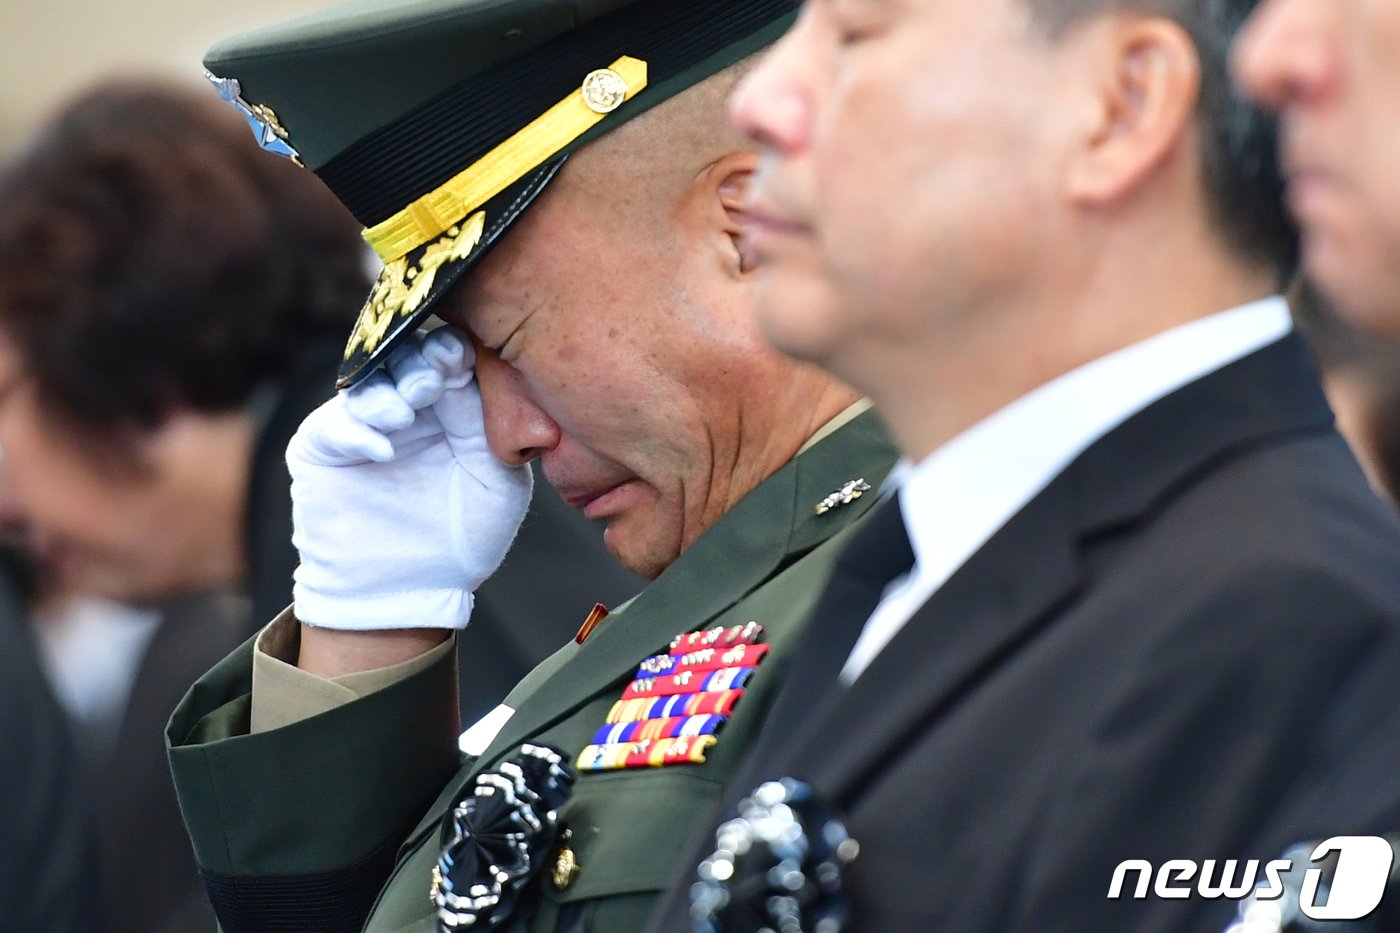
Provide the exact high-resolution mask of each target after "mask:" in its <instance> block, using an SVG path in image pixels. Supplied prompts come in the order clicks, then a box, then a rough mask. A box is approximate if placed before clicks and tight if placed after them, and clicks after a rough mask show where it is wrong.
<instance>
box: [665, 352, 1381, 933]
mask: <svg viewBox="0 0 1400 933" xmlns="http://www.w3.org/2000/svg"><path fill="white" fill-rule="evenodd" d="M1397 561H1400V527H1397V522H1396V519H1395V517H1394V516H1393V515H1392V514H1391V513H1390V511H1389V510H1388V508H1387V507H1385V506H1384V505H1383V504H1382V503H1380V502H1379V501H1378V500H1377V499H1376V498H1375V497H1374V496H1373V495H1372V493H1371V491H1370V490H1369V489H1368V487H1367V485H1366V482H1365V479H1364V477H1363V476H1362V474H1361V471H1360V470H1359V468H1358V467H1357V466H1356V464H1355V462H1354V460H1353V458H1352V456H1351V454H1350V452H1349V451H1348V450H1347V448H1346V446H1345V444H1344V443H1343V441H1342V439H1341V438H1340V436H1338V435H1337V433H1336V431H1335V430H1334V428H1333V426H1332V416H1331V412H1330V410H1329V409H1328V407H1327V404H1326V401H1325V400H1324V398H1323V396H1322V394H1321V391H1320V389H1319V387H1318V382H1317V378H1316V376H1315V374H1314V372H1313V370H1312V367H1311V365H1310V363H1309V361H1308V360H1307V358H1306V354H1305V352H1304V350H1303V348H1302V345H1301V342H1300V341H1299V340H1298V339H1297V338H1296V337H1291V336H1290V337H1288V338H1285V339H1284V340H1282V341H1280V342H1278V343H1276V344H1273V345H1271V346H1269V347H1266V348H1264V349H1263V350H1261V351H1259V352H1256V353H1254V354H1252V355H1250V356H1248V357H1246V358H1245V359H1243V360H1240V361H1238V362H1236V363H1234V364H1232V365H1230V366H1228V367H1226V368H1224V369H1222V370H1220V371H1218V372H1216V373H1214V374H1212V375H1209V376H1207V377H1205V378H1204V379H1201V380H1200V381H1198V382H1196V383H1194V384H1191V385H1189V386H1187V387H1185V388H1183V389H1181V390H1179V391H1177V392H1175V393H1173V394H1172V395H1170V396H1169V397H1167V398H1165V399H1163V400H1161V401H1159V402H1158V403H1156V404H1154V405H1152V406H1151V407H1150V408H1148V409H1146V410H1144V411H1143V412H1141V413H1139V414H1138V415H1136V416H1135V417H1133V418H1131V419H1130V420H1128V421H1127V422H1125V423H1124V424H1123V425H1121V426H1120V427H1119V428H1117V429H1116V430H1114V431H1113V432H1111V433H1110V434H1109V435H1107V436H1106V437H1104V438H1103V439H1101V440H1100V441H1099V442H1098V443H1096V444H1094V445H1093V446H1092V447H1091V448H1090V449H1089V450H1087V451H1086V452H1085V453H1084V454H1083V455H1082V456H1081V457H1079V458H1078V459H1077V461H1076V462H1074V463H1073V464H1072V465H1071V466H1070V467H1069V468H1068V469H1067V470H1066V471H1065V472H1064V473H1063V474H1062V475H1061V476H1060V477H1058V478H1057V479H1056V480H1055V481H1054V482H1053V483H1052V484H1051V485H1050V486H1049V487H1048V488H1047V489H1046V490H1045V491H1044V492H1043V493H1041V494H1040V495H1039V496H1038V497H1036V498H1035V499H1034V500H1033V501H1032V502H1031V503H1030V504H1029V505H1027V506H1026V508H1025V509H1024V510H1023V511H1022V512H1021V513H1019V514H1018V515H1017V516H1015V517H1014V518H1013V519H1012V520H1011V521H1010V522H1009V523H1008V524H1007V525H1006V526H1005V527H1004V528H1003V529H1002V530H1001V531H1000V532H998V533H997V534H996V535H995V536H994V537H993V538H992V539H991V540H990V541H989V542H988V543H987V544H986V545H985V546H984V547H983V548H982V549H981V550H980V551H979V552H978V553H977V554H976V555H974V556H973V557H972V559H971V560H969V561H968V563H967V564H966V565H965V566H964V567H963V568H961V569H960V570H959V571H958V572H957V573H956V574H955V575H954V576H953V577H952V578H951V579H950V580H949V581H948V583H947V584H946V585H944V586H943V587H942V588H941V589H940V590H939V591H938V592H937V593H936V594H935V595H934V596H933V597H932V598H931V599H930V601H929V602H928V603H927V604H926V605H925V606H924V607H923V608H922V609H920V610H919V611H918V613H916V615H915V616H914V617H913V618H912V620H911V621H910V622H909V623H908V624H907V625H906V626H905V628H904V629H903V630H902V631H900V632H899V634H898V635H897V636H896V637H895V638H894V639H893V640H892V641H891V642H890V644H889V645H888V646H887V647H886V648H885V650H884V651H883V652H881V654H880V655H879V656H878V657H876V658H875V660H874V661H873V662H872V664H871V665H870V667H869V668H868V669H867V670H866V671H865V672H864V673H863V674H862V676H861V677H860V678H859V679H858V680H857V681H856V682H855V683H854V684H852V685H851V686H850V687H849V688H848V689H840V688H838V687H837V686H836V685H835V684H833V685H832V689H831V695H830V697H829V698H828V699H827V701H826V702H825V703H824V704H823V705H821V706H820V707H819V708H818V709H816V710H815V711H814V713H813V715H811V716H810V717H808V718H807V721H806V727H805V728H804V729H800V730H798V731H797V732H796V733H794V734H792V735H790V736H787V737H781V736H773V737H770V740H769V741H768V743H767V745H766V747H764V746H759V747H755V748H754V749H753V758H752V759H751V762H750V770H749V774H748V777H749V778H750V780H749V781H748V782H747V784H743V785H740V786H748V787H752V786H753V784H755V783H757V782H758V781H760V780H763V779H770V778H773V777H777V776H780V775H783V774H792V775H794V776H797V777H800V778H803V779H805V780H807V781H809V782H810V783H811V784H813V786H814V787H815V789H816V791H817V793H818V794H819V795H820V796H821V797H823V798H825V799H826V800H828V801H833V802H835V803H836V804H837V805H838V806H839V807H840V808H841V809H842V810H843V811H844V812H845V813H846V815H847V822H848V825H849V828H850V830H851V832H852V834H853V835H854V836H855V837H856V838H857V839H859V840H860V842H861V845H862V848H861V853H860V856H859V858H858V859H857V861H856V862H855V863H854V864H853V865H852V866H851V867H850V869H849V870H848V874H847V885H848V889H849V892H850V895H851V897H852V899H853V902H854V910H855V912H854V917H853V922H852V924H851V926H850V927H849V929H855V930H861V931H880V933H898V931H911V933H912V931H920V933H923V931H935V930H936V931H940V933H951V931H987V933H992V931H997V933H1003V931H1044V933H1051V931H1053V933H1087V931H1115V933H1116V931H1144V933H1146V931H1162V933H1168V931H1169V933H1182V931H1194V930H1201V931H1218V930H1221V929H1222V928H1223V927H1224V926H1225V925H1226V923H1228V921H1229V918H1230V916H1231V915H1232V913H1233V907H1232V905H1230V904H1228V903H1224V902H1220V901H1209V900H1205V899H1202V898H1200V897H1191V898H1188V899H1185V900H1165V899H1159V898H1148V899H1145V900H1135V899H1132V898H1126V899H1120V900H1117V901H1110V900H1109V899H1108V898H1107V894H1108V890H1109V886H1110V882H1111V879H1112V877H1113V873H1114V868H1115V866H1116V865H1117V864H1118V863H1119V862H1121V861H1123V860H1125V859H1146V860H1149V861H1150V862H1152V863H1153V864H1154V865H1160V864H1161V863H1162V862H1164V861H1166V860H1169V859H1176V858H1181V859H1196V860H1204V859H1210V858H1215V859H1223V858H1235V857H1240V858H1244V857H1258V858H1263V859H1268V858H1272V857H1274V856H1275V855H1276V854H1277V853H1278V852H1279V851H1280V850H1281V849H1282V848H1283V846H1284V845H1285V844H1286V843H1288V842H1290V841H1293V840H1295V839H1299V838H1308V837H1319V836H1329V835H1332V834H1334V833H1337V832H1353V831H1360V832H1369V831H1373V830H1376V829H1381V828H1393V826H1394V824H1393V822H1391V820H1393V817H1394V812H1395V801H1396V800H1397V799H1400V768H1395V767H1390V768H1385V767H1381V766H1380V765H1379V762H1381V761H1388V762H1393V761H1394V749H1395V748H1397V747H1400V743H1393V744H1388V746H1385V745H1383V746H1377V744H1376V742H1375V739H1376V738H1377V737H1379V738H1381V739H1382V741H1384V739H1385V737H1386V736H1392V737H1400V564H1397ZM841 650H843V651H844V650H845V647H844V646H843V648H842V649H841ZM801 677H802V672H801V670H799V669H798V665H797V663H796V660H795V661H794V669H793V671H792V676H791V679H790V682H793V681H797V680H800V679H801ZM779 702H780V701H779ZM1338 769H1352V770H1354V771H1356V772H1358V773H1360V772H1364V773H1365V774H1366V775H1367V777H1369V778H1371V781H1370V783H1369V784H1368V785H1366V786H1353V787H1352V790H1353V792H1354V794H1355V797H1354V799H1353V800H1352V801H1350V802H1349V804H1350V805H1349V807H1348V808H1347V810H1346V812H1347V816H1346V817H1345V818H1339V817H1338V814H1337V812H1336V811H1332V812H1330V813H1325V812H1324V811H1323V810H1322V809H1321V808H1319V807H1318V806H1316V803H1317V799H1318V789H1319V787H1322V786H1326V783H1327V782H1329V781H1334V780H1336V779H1337V772H1338ZM1343 824H1345V825H1343ZM701 848H704V846H703V844H702V845H701ZM709 848H713V837H711V844H710V846H709ZM692 877H693V875H692ZM688 881H689V879H685V880H684V881H683V882H679V883H678V884H677V886H676V888H675V889H673V892H672V895H671V897H670V898H669V900H668V902H667V904H666V905H665V907H664V908H663V913H662V914H661V915H660V916H659V917H658V918H657V919H656V921H655V928H656V929H659V930H681V929H687V928H688V927H687V926H686V920H685V901H686V898H685V894H684V889H685V887H686V886H687V885H688ZM1129 887H1131V885H1130V886H1129ZM731 933H732V931H731Z"/></svg>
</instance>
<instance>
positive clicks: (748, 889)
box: [690, 778, 860, 933]
mask: <svg viewBox="0 0 1400 933" xmlns="http://www.w3.org/2000/svg"><path fill="white" fill-rule="evenodd" d="M715 844H716V846H715V851H714V853H713V854H711V855H710V856H709V858H707V859H705V860H704V861H703V862H701V863H700V868H699V876H700V880H699V881H698V882H697V883H696V884H695V885H694V886H693V887H692V888H691V893H690V901H691V909H690V914H691V919H692V921H693V923H694V926H695V931H696V933H757V931H763V933H839V931H840V930H841V929H843V928H844V927H845V925H846V921H847V920H848V919H849V917H850V906H849V904H848V902H847V900H846V897H845V894H844V892H843V890H842V883H841V874H842V871H843V870H844V869H845V867H846V866H847V865H848V864H850V863H851V861H852V860H854V859H855V857H856V855H857V854H858V853H859V851H860V845H859V844H858V843H857V842H856V841H855V840H854V839H852V838H851V837H850V835H849V834H848V833H847V832H846V827H845V825H844V824H843V823H842V822H841V821H840V820H839V819H838V818H837V817H836V814H835V813H834V811H832V810H831V809H830V808H827V807H824V806H822V805H821V804H820V803H819V802H818V801H817V800H816V799H815V798H814V797H813V795H812V789H811V788H810V787H808V786H807V785H806V784H803V783H802V782H801V781H794V780H792V779H790V778H784V779H783V780H781V781H774V782H771V783H768V784H764V785H762V786H760V787H759V788H757V789H756V790H755V791H754V792H753V793H752V794H751V795H750V796H749V797H747V798H745V799H744V801H743V802H742V803H740V804H739V817H738V818H737V819H733V820H730V821H729V822H727V823H725V824H723V825H722V826H720V828H719V829H718V830H716V831H715Z"/></svg>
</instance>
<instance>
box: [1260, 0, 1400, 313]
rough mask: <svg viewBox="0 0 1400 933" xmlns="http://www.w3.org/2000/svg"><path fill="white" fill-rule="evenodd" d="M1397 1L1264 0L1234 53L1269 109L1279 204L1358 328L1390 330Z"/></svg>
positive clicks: (1398, 213)
mask: <svg viewBox="0 0 1400 933" xmlns="http://www.w3.org/2000/svg"><path fill="white" fill-rule="evenodd" d="M1397 57H1400V4H1397V3H1395V2H1393V0H1329V2H1326V3H1318V2H1316V0H1266V2H1264V3H1262V4H1261V5H1260V7H1259V10H1258V12H1257V13H1256V14H1255V15H1254V17H1253V19H1252V20H1251V21H1250V24H1249V28H1248V29H1247V30H1246V31H1245V33H1244V35H1243V36H1242V37H1241V39H1240V42H1239V44H1238V46H1237V48H1236V50H1235V71H1236V74H1237V75H1238V77H1239V79H1240V80H1241V81H1242V82H1243V84H1244V86H1245V88H1246V90H1248V91H1249V92H1250V93H1251V94H1253V95H1254V96H1255V98H1256V99H1258V100H1259V101H1260V102H1261V103H1262V104H1264V105H1265V106H1267V107H1270V108H1273V109H1275V110H1277V111H1278V113H1279V117H1280V120H1281V122H1282V126H1283V134H1282V147H1281V159H1282V162H1283V165H1284V171H1285V173H1286V174H1287V176H1288V179H1289V189H1288V202H1289V206H1290V207H1291V208H1292V211H1293V214H1294V216H1295V217H1296V218H1297V219H1298V222H1299V224H1300V225H1301V226H1302V230H1303V258H1304V261H1305V262H1306V264H1307V268H1308V274H1309V276H1310V277H1311V278H1312V280H1313V282H1314V284H1315V285H1316V286H1317V287H1318V289H1319V290H1320V291H1321V292H1322V293H1323V294H1324V295H1326V296H1327V297H1328V298H1329V299H1330V300H1331V301H1332V302H1333V304H1334V306H1335V307H1336V309H1337V312H1338V313H1339V314H1342V315H1343V316H1345V317H1346V318H1347V319H1349V320H1350V321H1352V322H1353V323H1354V324H1356V325H1357V326H1360V327H1364V328H1368V329H1371V330H1376V331H1379V332H1383V333H1386V334H1389V335H1392V336H1396V335H1400V173H1397V172H1396V171H1395V166H1396V165H1400V126H1397V124H1396V122H1395V114H1396V112H1397V108H1400V68H1397V67H1396V61H1397Z"/></svg>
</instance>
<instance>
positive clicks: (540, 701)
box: [481, 413, 894, 763]
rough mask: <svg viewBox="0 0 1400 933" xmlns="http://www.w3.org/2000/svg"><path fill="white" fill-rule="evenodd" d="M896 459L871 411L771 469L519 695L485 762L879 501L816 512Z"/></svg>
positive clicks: (607, 686) (875, 480)
mask: <svg viewBox="0 0 1400 933" xmlns="http://www.w3.org/2000/svg"><path fill="white" fill-rule="evenodd" d="M893 459H894V451H893V448H892V447H891V446H890V444H889V442H888V440H887V438H886V435H885V433H884V429H883V427H882V426H881V425H880V423H879V421H878V419H877V418H876V417H875V416H874V415H873V414H871V413H867V414H864V415H861V416H860V417H858V418H856V419H855V420H853V421H852V422H851V423H850V424H848V425H846V426H845V427H843V428H842V429H841V430H839V431H838V432H837V433H836V434H834V435H832V436H831V437H830V438H828V439H827V440H825V441H823V442H822V443H820V444H818V445H817V446H816V447H814V448H812V449H811V450H810V451H808V452H807V453H805V454H803V455H802V456H801V457H799V458H797V459H796V460H794V461H792V462H791V463H789V464H788V465H787V466H785V467H783V468H782V469H781V470H779V471H778V472H777V473H775V474H773V476H771V477H769V478H768V479H767V480H765V481H764V482H763V483H762V484H761V485H760V486H759V487H758V488H757V489H755V490H754V491H753V492H751V493H749V495H748V496H746V497H745V498H744V499H743V500H742V501H740V502H739V504H738V505H736V506H735V507H734V508H733V509H731V510H730V511H729V513H728V514H726V515H725V516H724V517H723V518H721V519H720V520H719V521H718V522H716V523H715V525H714V526H713V527H712V528H710V529H709V530H708V531H707V532H706V533H705V534H704V535H702V536H701V538H700V539H699V540H698V541H696V542H695V544H694V545H692V547H691V548H690V549H689V550H688V551H687V552H686V553H685V555H684V556H683V557H682V558H681V559H680V560H677V561H676V562H675V563H674V564H672V565H671V566H670V567H669V568H667V570H666V571H665V572H664V573H663V574H662V575H661V576H659V577H657V579H656V580H655V581H653V582H652V584H651V585H650V586H649V587H647V588H646V589H645V590H643V591H642V593H641V594H640V595H638V596H637V598H636V599H635V600H633V601H632V603H631V604H630V605H628V606H627V609H626V611H625V612H621V613H618V614H615V615H614V616H612V617H610V618H608V619H607V620H605V621H604V622H603V623H602V625H601V626H599V628H598V629H597V631H596V632H595V633H594V634H593V635H592V636H591V637H590V638H589V639H588V640H587V641H586V642H585V643H584V644H583V646H582V647H581V648H579V650H578V652H577V654H576V656H575V657H574V658H573V659H572V660H571V661H570V663H568V664H567V665H565V666H564V667H563V668H561V669H560V670H559V671H558V672H557V673H556V674H555V676H553V677H551V678H550V680H549V684H548V689H542V690H536V691H534V692H532V693H530V694H529V695H526V696H524V697H522V698H521V704H520V707H519V708H518V709H517V710H516V712H515V715H514V716H513V717H512V718H511V720H510V722H509V723H507V724H506V727H505V728H504V729H502V730H501V734H500V735H499V736H497V738H496V741H494V742H493V743H492V744H491V747H490V749H488V750H487V753H486V754H485V755H484V756H482V759H481V761H482V762H488V763H494V762H495V761H496V760H498V759H499V758H500V757H502V756H503V755H505V754H507V753H509V752H510V751H512V750H514V749H516V748H518V747H519V746H520V744H521V743H522V742H524V741H526V740H528V739H530V738H532V737H533V736H536V735H538V734H539V733H541V732H543V731H544V730H545V729H548V728H549V727H550V726H551V725H553V724H554V723H556V722H558V721H560V720H561V719H563V718H565V717H566V716H568V715H569V714H570V713H572V712H573V711H574V710H575V709H577V708H578V707H579V706H581V705H583V704H585V703H587V702H589V701H590V700H592V699H593V698H594V697H596V696H598V694H599V693H600V692H606V691H610V690H613V689H615V687H616V685H617V683H618V682H619V681H621V680H624V679H626V678H627V677H629V676H630V675H631V674H632V673H633V672H634V671H635V670H636V667H637V664H638V663H639V662H640V661H641V660H642V659H643V658H645V657H646V656H647V655H648V654H649V653H656V652H658V651H660V650H662V649H664V648H665V647H666V646H667V645H668V644H669V643H670V641H671V639H672V638H674V637H675V636H676V635H677V634H679V633H680V632H682V631H688V630H693V629H696V628H698V627H700V626H702V625H704V624H705V623H706V622H708V621H709V620H710V619H713V618H714V617H715V616H717V615H719V614H720V613H721V612H723V611H725V610H726V609H728V608H729V607H730V606H733V605H734V604H735V603H737V602H738V601H739V600H740V599H742V598H743V597H744V596H746V595H747V594H748V593H750V592H752V591H753V590H754V589H755V588H756V587H758V586H759V585H760V584H762V583H763V582H764V581H765V580H767V579H768V578H769V577H770V576H771V575H772V574H773V572H774V571H775V570H776V569H777V568H778V567H780V566H781V565H783V564H785V563H787V562H789V561H791V560H793V559H795V558H797V557H799V556H801V555H802V554H803V553H805V552H806V551H808V550H810V549H811V548H813V547H815V546H816V545H817V544H820V543H821V542H822V541H824V540H826V539H827V538H829V537H831V536H832V535H834V534H836V533H837V532H838V531H839V530H841V529H842V528H844V527H846V526H847V525H849V524H850V523H851V522H852V521H854V520H855V519H856V518H857V517H859V516H860V515H861V514H863V513H864V511H865V510H866V509H867V508H868V507H869V506H870V505H872V504H873V503H874V499H875V497H874V494H873V493H871V494H868V495H866V496H864V497H862V498H861V499H858V500H856V501H855V502H853V503H852V504H851V505H848V506H846V507H844V508H841V509H837V510H835V511H832V512H829V513H827V514H826V515H823V516H817V515H816V514H815V506H816V503H817V502H818V501H819V500H821V499H822V498H823V497H824V496H826V495H827V494H828V493H830V492H832V491H833V490H834V489H836V488H838V487H840V486H841V485H842V484H843V483H845V482H846V481H848V480H851V479H854V478H856V477H858V476H862V475H863V476H864V478H865V479H866V480H867V481H868V482H869V483H870V484H871V485H872V486H878V484H879V483H880V482H881V481H883V479H884V477H885V474H886V473H887V472H888V470H889V468H890V466H891V465H892V463H893Z"/></svg>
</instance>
